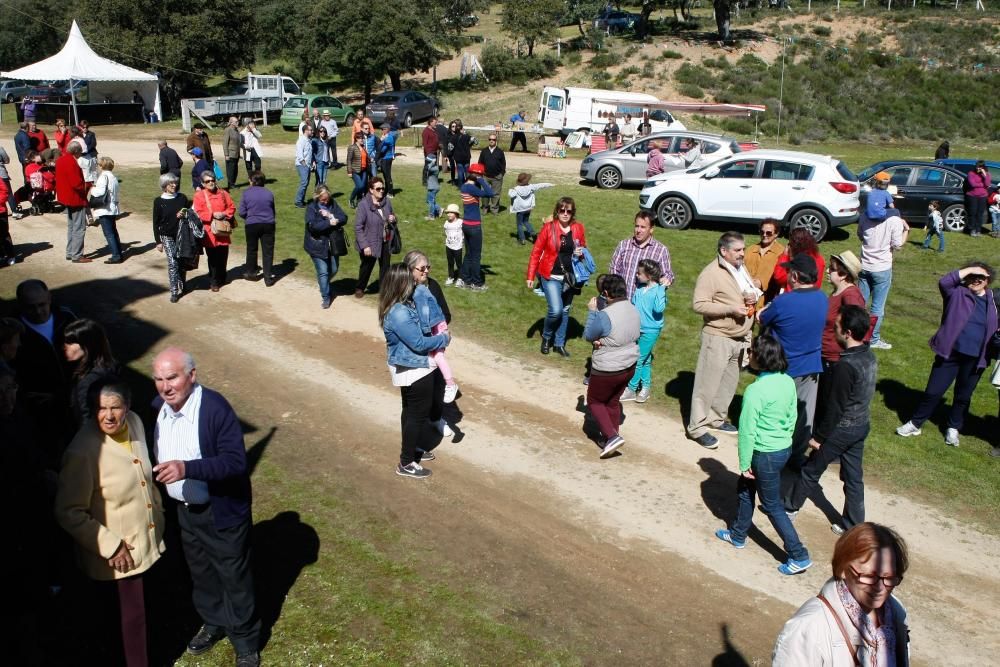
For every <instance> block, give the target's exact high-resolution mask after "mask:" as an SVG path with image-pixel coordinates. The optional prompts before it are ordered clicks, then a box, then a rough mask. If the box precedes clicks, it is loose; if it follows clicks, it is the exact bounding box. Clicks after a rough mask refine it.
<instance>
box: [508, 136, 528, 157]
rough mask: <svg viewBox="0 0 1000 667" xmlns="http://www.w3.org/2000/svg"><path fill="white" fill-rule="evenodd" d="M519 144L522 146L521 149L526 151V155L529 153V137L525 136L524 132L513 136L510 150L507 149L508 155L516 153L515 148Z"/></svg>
mask: <svg viewBox="0 0 1000 667" xmlns="http://www.w3.org/2000/svg"><path fill="white" fill-rule="evenodd" d="M519 143H520V144H521V149H522V150H524V152H525V153H527V152H528V140H527V137H526V136H525V134H524V132H515V133H514V134H513V136H512V137H511V138H510V148H508V149H507V152H508V153H513V152H514V147H515V146H517V145H518V144H519Z"/></svg>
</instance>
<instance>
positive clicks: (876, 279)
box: [858, 269, 892, 343]
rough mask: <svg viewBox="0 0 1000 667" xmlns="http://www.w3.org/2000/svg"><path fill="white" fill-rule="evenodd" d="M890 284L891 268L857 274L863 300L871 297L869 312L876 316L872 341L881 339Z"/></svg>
mask: <svg viewBox="0 0 1000 667" xmlns="http://www.w3.org/2000/svg"><path fill="white" fill-rule="evenodd" d="M891 286H892V269H886V270H885V271H864V270H862V271H861V274H860V275H859V276H858V288H859V289H860V290H861V296H863V297H864V298H865V302H867V301H868V299H869V297H870V298H871V313H872V315H876V316H878V321H877V322H876V323H875V330H874V331H873V332H872V342H873V343H874V342H876V341H878V340H880V339H881V337H880V335H879V332H880V331H881V330H882V320H884V319H885V317H884V316H885V302H886V299H888V298H889V287H891Z"/></svg>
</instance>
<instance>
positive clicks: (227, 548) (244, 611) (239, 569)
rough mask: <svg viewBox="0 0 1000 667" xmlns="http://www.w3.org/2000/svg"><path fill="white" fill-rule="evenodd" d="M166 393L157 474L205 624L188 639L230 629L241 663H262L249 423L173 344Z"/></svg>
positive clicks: (195, 642) (160, 408)
mask: <svg viewBox="0 0 1000 667" xmlns="http://www.w3.org/2000/svg"><path fill="white" fill-rule="evenodd" d="M153 381H154V382H155V383H156V391H157V393H158V394H159V398H158V399H156V400H155V401H154V402H153V407H154V408H155V409H156V410H157V415H156V424H155V430H154V436H153V447H154V449H153V451H154V454H155V457H156V460H157V461H158V463H157V465H155V466H153V472H154V473H156V481H157V482H159V483H161V484H164V485H166V491H167V495H168V496H169V497H170V498H171V499H173V500H174V501H175V502H176V504H177V520H178V523H179V524H180V529H181V543H182V545H183V547H184V558H185V560H187V564H188V569H189V570H190V571H191V580H192V584H193V590H192V593H191V599H192V601H193V602H194V607H195V609H196V610H197V611H198V614H199V615H200V616H201V618H202V621H203V622H204V624H203V625H202V626H201V629H200V630H198V633H197V634H196V635H195V636H194V637H193V638H192V639H191V641H190V642H188V646H187V650H188V653H190V654H192V655H199V654H202V653H205V652H206V651H208V650H209V649H211V648H212V647H213V646H214V645H215V644H216V643H217V642H218V641H219V640H221V639H222V638H223V637H226V636H227V635H228V637H229V640H230V641H231V642H232V644H233V649H234V650H235V652H236V667H258V666H259V665H260V653H259V651H260V630H261V622H260V618H259V617H258V616H257V611H256V605H255V600H254V585H253V574H252V571H251V563H250V529H251V528H252V526H253V516H252V515H251V511H250V495H251V494H250V473H249V471H248V469H247V457H246V448H245V447H244V444H243V430H242V429H241V428H240V420H239V418H238V417H237V416H236V412H235V411H234V410H233V408H232V406H231V405H229V402H228V401H226V399H225V398H223V397H222V395H221V394H219V393H218V392H215V391H212V390H211V389H208V388H206V387H202V386H201V385H200V384H198V380H197V375H196V370H195V363H194V359H193V358H192V357H191V355H190V354H188V353H187V352H185V351H184V350H181V349H179V348H176V347H168V348H167V349H166V350H164V351H162V352H160V353H159V354H158V355H157V356H156V358H155V359H154V360H153Z"/></svg>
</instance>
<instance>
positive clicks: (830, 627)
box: [771, 522, 910, 667]
mask: <svg viewBox="0 0 1000 667" xmlns="http://www.w3.org/2000/svg"><path fill="white" fill-rule="evenodd" d="M908 565H909V558H908V556H907V550H906V543H905V542H904V541H903V538H901V537H900V536H899V535H897V534H896V532H895V531H893V530H892V529H891V528H887V527H885V526H881V525H879V524H877V523H870V522H865V523H859V524H858V525H856V526H854V527H853V528H851V529H850V530H849V531H847V532H846V533H844V534H843V535H841V537H840V539H839V540H837V545H836V546H835V547H834V550H833V577H832V578H831V579H829V580H828V581H827V582H826V583H825V584H824V585H823V588H822V589H821V590H820V592H819V595H817V596H816V597H814V598H811V599H810V600H808V601H807V602H806V603H805V604H804V605H802V606H801V607H800V608H799V610H798V611H797V612H795V615H794V616H792V618H791V619H789V620H788V622H787V623H785V627H784V628H783V629H782V630H781V634H780V635H778V640H777V642H775V645H774V654H773V655H772V663H771V664H772V667H800V666H803V665H809V666H819V665H822V666H824V667H854V666H858V667H860V666H861V665H864V667H906V666H907V665H909V663H910V660H909V658H910V657H909V644H910V636H909V628H908V626H907V624H906V609H904V608H903V605H902V604H900V602H899V600H897V599H896V598H895V597H893V595H892V593H893V591H895V589H896V587H897V586H899V584H900V583H902V581H903V575H904V574H905V572H906V568H907V566H908Z"/></svg>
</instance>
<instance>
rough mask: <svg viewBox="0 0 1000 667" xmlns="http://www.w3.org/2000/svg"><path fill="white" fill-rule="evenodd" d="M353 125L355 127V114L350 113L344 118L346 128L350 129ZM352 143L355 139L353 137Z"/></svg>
mask: <svg viewBox="0 0 1000 667" xmlns="http://www.w3.org/2000/svg"><path fill="white" fill-rule="evenodd" d="M351 125H354V114H352V113H349V114H347V116H346V117H345V118H344V126H345V127H350V126H351ZM351 141H354V137H351Z"/></svg>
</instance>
